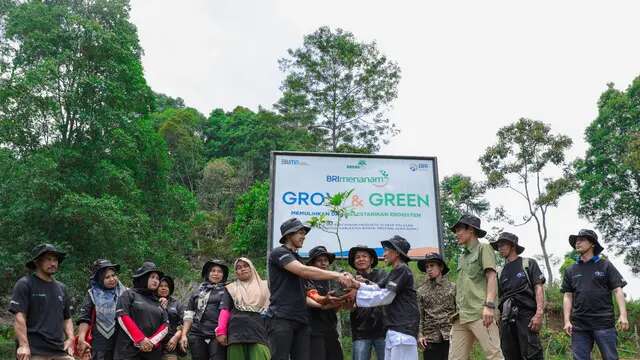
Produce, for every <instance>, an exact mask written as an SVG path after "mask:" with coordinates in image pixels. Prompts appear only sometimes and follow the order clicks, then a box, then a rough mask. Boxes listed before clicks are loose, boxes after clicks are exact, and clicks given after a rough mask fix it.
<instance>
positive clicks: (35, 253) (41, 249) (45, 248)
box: [24, 244, 67, 270]
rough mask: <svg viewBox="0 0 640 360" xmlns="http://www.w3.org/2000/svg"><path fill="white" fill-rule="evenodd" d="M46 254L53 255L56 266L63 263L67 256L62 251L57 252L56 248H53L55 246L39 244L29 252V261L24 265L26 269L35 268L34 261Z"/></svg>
mask: <svg viewBox="0 0 640 360" xmlns="http://www.w3.org/2000/svg"><path fill="white" fill-rule="evenodd" d="M46 253H53V254H55V255H56V256H57V257H58V264H62V261H64V258H65V256H67V254H66V253H64V252H63V251H60V250H58V248H57V247H55V245H52V244H40V245H36V246H35V247H34V248H33V249H32V250H31V260H29V261H27V263H26V264H24V265H25V266H26V267H27V268H28V269H30V270H34V269H35V268H36V261H37V260H38V259H39V258H40V257H41V256H42V255H44V254H46Z"/></svg>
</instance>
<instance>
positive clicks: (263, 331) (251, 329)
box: [225, 292, 269, 346]
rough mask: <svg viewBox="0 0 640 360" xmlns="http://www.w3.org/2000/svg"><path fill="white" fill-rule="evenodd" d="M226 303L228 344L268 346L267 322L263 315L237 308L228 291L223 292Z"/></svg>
mask: <svg viewBox="0 0 640 360" xmlns="http://www.w3.org/2000/svg"><path fill="white" fill-rule="evenodd" d="M225 297H226V300H225V302H226V303H227V304H230V306H231V308H232V310H231V319H230V320H229V328H228V329H227V334H228V336H227V341H228V343H229V344H255V343H260V344H263V345H266V346H269V342H268V337H267V324H266V320H265V319H264V317H263V316H262V315H261V314H259V313H257V312H253V311H242V310H238V309H237V308H236V307H235V306H233V299H232V298H231V295H229V292H227V293H226V294H225Z"/></svg>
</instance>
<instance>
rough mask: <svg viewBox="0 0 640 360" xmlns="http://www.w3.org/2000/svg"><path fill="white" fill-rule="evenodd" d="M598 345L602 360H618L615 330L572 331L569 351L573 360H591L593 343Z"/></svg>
mask: <svg viewBox="0 0 640 360" xmlns="http://www.w3.org/2000/svg"><path fill="white" fill-rule="evenodd" d="M594 341H595V342H596V344H598V349H600V353H601V354H602V359H603V360H618V350H616V345H617V342H618V333H617V332H616V329H615V328H610V329H604V330H586V331H583V330H574V331H573V334H572V335H571V350H572V352H573V359H574V360H591V350H592V349H593V342H594Z"/></svg>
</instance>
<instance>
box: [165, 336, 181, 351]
mask: <svg viewBox="0 0 640 360" xmlns="http://www.w3.org/2000/svg"><path fill="white" fill-rule="evenodd" d="M178 340H179V339H178V338H177V337H175V336H174V337H172V338H171V339H169V341H167V345H165V346H164V348H165V349H167V351H168V352H172V351H173V350H175V349H176V346H177V345H178Z"/></svg>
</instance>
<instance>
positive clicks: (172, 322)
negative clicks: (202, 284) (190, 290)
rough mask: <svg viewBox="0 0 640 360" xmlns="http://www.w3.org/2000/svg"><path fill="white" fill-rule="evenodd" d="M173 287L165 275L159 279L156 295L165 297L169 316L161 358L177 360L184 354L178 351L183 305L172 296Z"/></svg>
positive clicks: (171, 281) (161, 297) (170, 279)
mask: <svg viewBox="0 0 640 360" xmlns="http://www.w3.org/2000/svg"><path fill="white" fill-rule="evenodd" d="M174 289H175V285H174V282H173V278H172V277H170V276H167V275H165V276H163V277H162V278H161V279H160V286H158V296H159V297H160V299H166V302H167V303H166V305H165V306H164V307H165V309H166V310H167V316H168V317H169V332H168V333H167V336H165V338H164V340H163V341H162V360H178V355H180V356H184V355H186V354H185V353H184V352H183V351H180V347H179V346H178V343H179V342H180V337H181V336H182V318H183V317H184V307H183V306H182V304H181V303H180V301H178V299H176V298H174V297H173V296H172V295H173V290H174Z"/></svg>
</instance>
